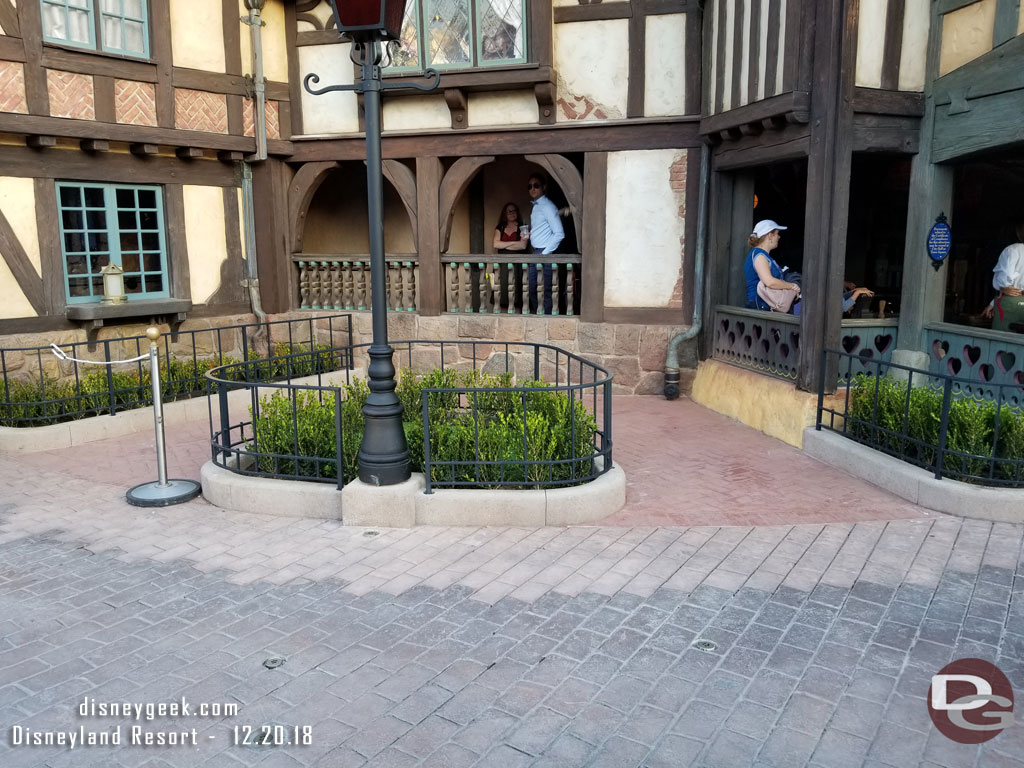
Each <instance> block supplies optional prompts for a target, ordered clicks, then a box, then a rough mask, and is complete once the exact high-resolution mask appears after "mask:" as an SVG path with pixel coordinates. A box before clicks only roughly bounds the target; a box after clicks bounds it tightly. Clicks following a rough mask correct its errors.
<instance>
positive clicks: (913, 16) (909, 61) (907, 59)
mask: <svg viewBox="0 0 1024 768" xmlns="http://www.w3.org/2000/svg"><path fill="white" fill-rule="evenodd" d="M930 24H931V2H930V0H906V5H904V7H903V50H902V51H901V52H900V79H899V88H900V90H901V91H923V90H924V71H925V62H926V61H927V58H928V27H929V26H930Z"/></svg>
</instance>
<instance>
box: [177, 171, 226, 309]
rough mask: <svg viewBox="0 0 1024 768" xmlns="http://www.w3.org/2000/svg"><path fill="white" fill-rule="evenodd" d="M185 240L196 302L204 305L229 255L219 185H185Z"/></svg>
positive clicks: (222, 194) (216, 283) (222, 196)
mask: <svg viewBox="0 0 1024 768" xmlns="http://www.w3.org/2000/svg"><path fill="white" fill-rule="evenodd" d="M182 193H183V196H184V200H185V243H186V245H187V247H188V271H189V285H190V287H191V291H192V303H193V304H205V303H206V302H207V301H208V300H209V298H210V297H211V296H212V295H213V294H214V293H216V291H217V289H218V288H220V269H221V265H222V264H223V263H224V262H225V261H226V260H227V258H228V245H227V229H226V227H225V222H224V192H223V190H222V189H221V188H220V187H197V186H191V185H185V186H184V187H182Z"/></svg>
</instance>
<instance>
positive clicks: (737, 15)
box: [729, 3, 745, 109]
mask: <svg viewBox="0 0 1024 768" xmlns="http://www.w3.org/2000/svg"><path fill="white" fill-rule="evenodd" d="M744 7H745V3H736V4H735V6H734V8H733V12H732V93H731V94H730V98H729V104H730V105H731V109H736V108H737V107H739V106H740V104H741V103H742V102H743V89H742V85H743V10H744Z"/></svg>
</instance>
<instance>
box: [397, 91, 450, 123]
mask: <svg viewBox="0 0 1024 768" xmlns="http://www.w3.org/2000/svg"><path fill="white" fill-rule="evenodd" d="M382 112H383V115H382V118H381V119H382V121H383V126H384V130H385V131H418V130H425V129H428V128H430V129H439V128H440V129H443V128H451V125H452V117H451V112H450V111H449V110H448V104H447V103H445V100H444V96H440V95H437V96H435V95H430V96H404V97H402V98H401V99H394V100H392V101H386V102H385V103H384V109H383V110H382Z"/></svg>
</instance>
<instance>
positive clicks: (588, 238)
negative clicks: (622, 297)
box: [580, 152, 608, 323]
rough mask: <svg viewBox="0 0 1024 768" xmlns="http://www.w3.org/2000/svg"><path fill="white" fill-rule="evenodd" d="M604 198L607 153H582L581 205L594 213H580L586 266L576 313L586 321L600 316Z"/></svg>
mask: <svg viewBox="0 0 1024 768" xmlns="http://www.w3.org/2000/svg"><path fill="white" fill-rule="evenodd" d="M607 199H608V153H607V152H587V153H586V155H584V157H583V208H584V211H593V212H595V213H596V214H597V215H593V216H584V218H583V241H584V242H585V243H586V244H587V256H586V260H587V263H586V266H585V267H583V268H582V270H581V271H582V274H581V275H580V314H581V315H582V319H583V320H584V321H585V322H588V323H600V322H602V321H603V320H604V260H605V250H604V249H605V233H606V225H607V221H606V218H605V216H604V214H603V212H604V210H605V208H606V207H607Z"/></svg>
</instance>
